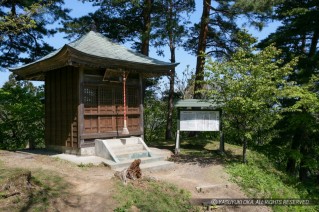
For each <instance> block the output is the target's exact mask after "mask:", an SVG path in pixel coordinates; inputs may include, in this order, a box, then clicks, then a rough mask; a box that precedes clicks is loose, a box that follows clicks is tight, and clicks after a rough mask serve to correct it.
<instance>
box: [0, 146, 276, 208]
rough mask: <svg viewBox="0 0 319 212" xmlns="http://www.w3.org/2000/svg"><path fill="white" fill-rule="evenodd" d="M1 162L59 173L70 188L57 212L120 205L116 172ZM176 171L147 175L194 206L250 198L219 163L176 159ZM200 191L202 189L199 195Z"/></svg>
mask: <svg viewBox="0 0 319 212" xmlns="http://www.w3.org/2000/svg"><path fill="white" fill-rule="evenodd" d="M0 161H2V162H3V163H4V165H5V166H7V167H13V168H26V169H29V170H31V172H32V171H33V170H39V169H42V170H44V171H46V170H48V171H53V172H56V173H58V174H59V175H60V176H61V177H63V179H64V180H65V181H67V182H68V183H69V184H70V187H69V189H68V195H67V196H66V197H61V198H58V199H57V200H55V201H54V202H53V205H54V210H55V211H97V212H98V211H113V210H114V209H115V208H116V207H117V203H116V202H115V200H114V199H113V197H112V196H113V194H114V192H115V186H114V181H113V180H111V178H112V177H113V174H114V172H113V171H112V170H110V169H109V168H107V167H104V166H93V167H79V166H77V165H75V164H73V163H70V162H66V161H63V160H61V159H56V158H52V157H49V156H48V155H43V154H33V153H26V152H8V151H0ZM175 162H176V166H175V168H174V169H173V170H168V171H161V172H154V173H151V172H147V173H144V175H149V176H152V177H155V178H157V179H159V180H163V181H167V182H171V183H173V184H176V185H177V186H178V187H180V188H183V189H186V190H188V191H190V192H191V195H192V201H193V203H196V204H199V203H201V202H203V200H205V199H206V200H207V199H214V198H237V199H238V198H246V196H245V195H244V193H243V192H242V191H241V190H240V188H239V187H238V186H237V185H235V184H233V183H231V182H230V181H229V176H228V174H227V173H226V172H225V171H224V168H223V166H222V165H221V164H220V163H219V162H218V161H211V160H209V161H204V162H203V161H197V160H181V158H177V159H176V158H175ZM196 187H202V191H198V190H197V189H196ZM214 211H271V210H270V208H268V207H265V206H259V207H257V206H227V207H226V206H218V207H217V208H215V209H214Z"/></svg>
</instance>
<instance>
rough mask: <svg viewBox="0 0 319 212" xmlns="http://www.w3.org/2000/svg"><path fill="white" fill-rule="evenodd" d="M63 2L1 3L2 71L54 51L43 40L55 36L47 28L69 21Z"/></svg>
mask: <svg viewBox="0 0 319 212" xmlns="http://www.w3.org/2000/svg"><path fill="white" fill-rule="evenodd" d="M63 4H64V2H63V1H62V0H57V1H37V2H35V1H31V0H6V1H1V4H0V67H1V68H0V69H2V68H6V67H8V66H13V65H17V64H18V63H19V62H23V63H28V62H33V61H34V60H36V59H38V58H39V57H42V56H44V55H46V54H48V53H50V52H51V51H53V47H51V46H49V45H48V44H47V43H46V42H45V41H43V38H44V37H46V36H51V35H53V34H55V33H56V30H54V29H49V28H48V25H51V24H54V23H55V22H57V21H58V20H61V19H62V20H63V19H64V20H65V19H68V18H69V16H68V15H67V14H68V12H69V10H68V9H63V8H62V5H63Z"/></svg>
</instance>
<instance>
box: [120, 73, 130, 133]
mask: <svg viewBox="0 0 319 212" xmlns="http://www.w3.org/2000/svg"><path fill="white" fill-rule="evenodd" d="M127 76H128V73H126V72H123V103H124V104H123V107H124V108H123V110H124V112H123V113H124V126H123V130H122V134H123V135H128V134H130V132H129V131H128V129H127V123H126V121H127V116H126V79H127Z"/></svg>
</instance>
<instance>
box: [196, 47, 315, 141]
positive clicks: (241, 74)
mask: <svg viewBox="0 0 319 212" xmlns="http://www.w3.org/2000/svg"><path fill="white" fill-rule="evenodd" d="M280 54H281V51H280V50H278V49H277V48H276V47H274V46H273V45H270V46H268V47H266V48H265V49H263V50H261V51H259V52H256V49H254V48H246V49H243V48H239V49H238V50H237V51H236V52H235V54H234V55H233V57H232V58H231V59H230V60H228V61H222V62H214V61H212V60H209V61H208V64H207V66H206V73H205V74H206V75H205V76H206V79H205V80H204V83H205V84H208V86H209V87H210V89H209V90H202V91H201V92H203V93H204V94H205V96H207V97H208V98H210V99H212V100H213V101H215V102H218V103H221V104H222V105H223V111H224V113H225V120H226V122H227V124H226V126H225V127H228V128H230V129H231V130H233V132H235V134H236V136H237V139H239V141H240V142H247V141H253V140H254V138H256V136H258V135H260V134H262V133H264V132H269V130H272V129H273V127H274V126H275V124H276V123H277V122H278V121H279V120H280V119H281V118H282V114H283V112H293V111H294V112H296V111H301V110H302V109H305V108H307V110H309V111H310V110H311V111H316V110H318V104H319V103H318V97H317V96H316V93H313V92H311V91H309V86H300V85H297V84H296V83H295V82H293V81H289V77H290V75H291V74H292V72H293V68H294V66H295V65H296V64H297V59H296V58H294V59H293V60H291V61H290V62H288V63H284V61H283V60H281V59H278V58H279V56H280ZM283 99H291V100H294V102H295V104H294V105H292V106H289V107H284V106H283V105H282V104H281V102H282V100H283ZM268 140H270V139H268Z"/></svg>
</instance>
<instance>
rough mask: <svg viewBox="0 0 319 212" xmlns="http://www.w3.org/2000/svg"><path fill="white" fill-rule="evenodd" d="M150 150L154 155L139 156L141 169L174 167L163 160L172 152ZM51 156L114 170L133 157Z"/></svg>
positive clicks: (158, 169) (157, 169) (128, 163)
mask: <svg viewBox="0 0 319 212" xmlns="http://www.w3.org/2000/svg"><path fill="white" fill-rule="evenodd" d="M150 150H151V152H152V154H153V155H154V156H153V157H146V158H141V160H142V162H141V165H140V167H141V169H142V171H160V170H167V169H173V168H174V163H173V162H169V161H165V160H166V159H167V158H169V157H170V156H171V154H172V153H171V152H170V151H169V150H161V149H157V148H150ZM51 157H56V158H60V159H62V160H67V161H70V162H72V163H75V164H77V165H90V164H92V165H100V164H104V165H107V166H109V167H110V168H111V169H113V170H116V171H121V170H123V169H124V168H127V167H128V166H129V165H130V164H131V163H132V162H133V161H134V159H131V160H126V161H122V162H114V161H113V160H109V159H105V158H102V157H98V156H79V155H70V154H54V155H51Z"/></svg>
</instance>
